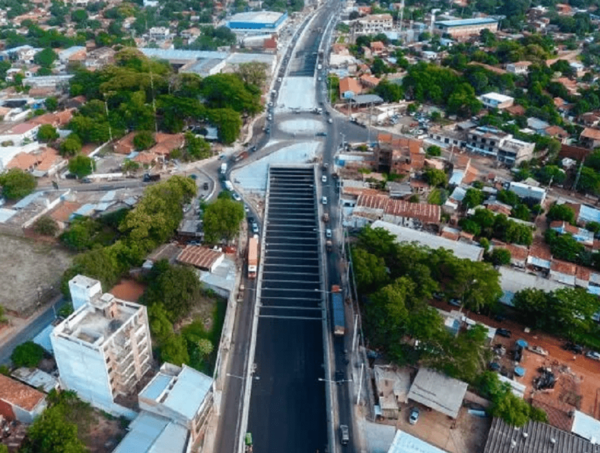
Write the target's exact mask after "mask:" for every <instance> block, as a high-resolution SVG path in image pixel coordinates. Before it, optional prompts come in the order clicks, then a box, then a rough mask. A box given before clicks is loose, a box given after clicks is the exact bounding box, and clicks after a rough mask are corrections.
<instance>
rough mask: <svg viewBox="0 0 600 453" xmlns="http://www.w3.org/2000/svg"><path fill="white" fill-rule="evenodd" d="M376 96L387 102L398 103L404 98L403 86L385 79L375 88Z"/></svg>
mask: <svg viewBox="0 0 600 453" xmlns="http://www.w3.org/2000/svg"><path fill="white" fill-rule="evenodd" d="M375 94H377V95H378V96H379V97H381V98H382V99H383V100H384V101H385V102H398V101H400V99H402V98H403V97H404V90H403V89H402V85H399V84H397V83H392V82H390V81H388V80H385V79H384V80H382V81H381V82H379V84H378V85H377V86H376V87H375Z"/></svg>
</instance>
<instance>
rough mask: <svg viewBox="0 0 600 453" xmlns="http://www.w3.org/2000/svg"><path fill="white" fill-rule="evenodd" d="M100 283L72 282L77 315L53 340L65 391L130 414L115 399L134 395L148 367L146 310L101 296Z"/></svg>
mask: <svg viewBox="0 0 600 453" xmlns="http://www.w3.org/2000/svg"><path fill="white" fill-rule="evenodd" d="M99 287H100V282H98V281H95V280H93V279H90V278H87V277H83V276H81V275H78V276H76V277H75V278H74V279H72V280H71V281H70V282H69V288H70V289H71V291H72V297H73V304H74V308H75V312H74V313H73V314H72V315H70V316H69V317H68V318H67V319H65V320H64V321H63V322H62V323H60V324H59V325H58V326H56V327H55V328H54V330H53V331H52V334H51V336H50V340H51V343H52V348H53V350H54V356H55V359H56V364H57V365H58V370H59V373H60V383H61V386H62V387H63V388H66V389H69V390H74V391H76V392H77V394H78V395H79V397H80V398H81V399H83V400H85V401H88V402H89V403H91V404H92V405H94V406H96V407H99V408H101V409H103V410H105V411H106V412H109V413H112V414H118V415H132V413H131V411H129V410H128V409H126V408H124V407H122V406H121V405H119V404H118V402H117V398H118V397H121V396H126V395H129V394H131V392H132V391H134V390H135V386H136V384H137V383H138V382H139V381H140V380H141V378H142V376H144V374H145V373H146V372H147V371H148V370H149V369H150V365H151V362H152V347H151V341H150V329H149V326H148V315H147V312H146V307H144V306H143V305H139V304H136V303H133V302H127V301H124V300H120V299H117V298H115V297H114V296H113V295H112V294H101V291H100V290H99Z"/></svg>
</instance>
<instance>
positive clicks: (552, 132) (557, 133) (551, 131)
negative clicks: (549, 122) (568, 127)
mask: <svg viewBox="0 0 600 453" xmlns="http://www.w3.org/2000/svg"><path fill="white" fill-rule="evenodd" d="M544 132H545V135H547V136H548V137H552V138H554V139H556V140H558V141H559V142H561V143H563V144H566V143H568V141H569V133H568V132H567V131H565V130H564V129H563V128H562V127H560V126H550V127H547V128H546V129H545V131H544Z"/></svg>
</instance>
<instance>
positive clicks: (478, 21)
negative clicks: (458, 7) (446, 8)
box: [435, 17, 498, 27]
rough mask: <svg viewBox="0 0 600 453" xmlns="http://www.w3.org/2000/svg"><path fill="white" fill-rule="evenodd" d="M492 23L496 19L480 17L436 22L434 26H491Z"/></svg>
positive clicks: (496, 20)
mask: <svg viewBox="0 0 600 453" xmlns="http://www.w3.org/2000/svg"><path fill="white" fill-rule="evenodd" d="M494 22H498V19H494V18H491V17H481V18H474V19H457V20H441V21H438V22H436V23H435V25H442V26H444V27H462V26H465V25H483V24H493V23H494Z"/></svg>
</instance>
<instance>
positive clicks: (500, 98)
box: [479, 93, 515, 110]
mask: <svg viewBox="0 0 600 453" xmlns="http://www.w3.org/2000/svg"><path fill="white" fill-rule="evenodd" d="M479 100H480V101H481V102H482V103H483V105H484V106H486V107H487V108H490V109H498V110H502V109H506V108H508V107H510V106H511V105H513V104H514V103H515V98H513V97H510V96H506V95H504V94H500V93H486V94H482V95H481V96H479Z"/></svg>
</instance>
